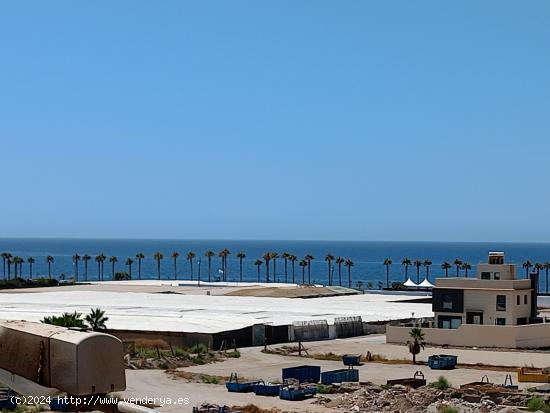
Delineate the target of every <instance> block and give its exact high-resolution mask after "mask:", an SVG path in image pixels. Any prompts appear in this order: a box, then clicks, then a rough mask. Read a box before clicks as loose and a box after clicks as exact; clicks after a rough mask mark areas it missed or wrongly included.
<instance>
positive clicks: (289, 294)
mask: <svg viewBox="0 0 550 413" xmlns="http://www.w3.org/2000/svg"><path fill="white" fill-rule="evenodd" d="M344 294H346V295H347V294H358V291H356V290H351V289H350V290H348V289H344V288H340V289H332V288H327V287H314V286H304V287H302V286H298V287H257V288H254V287H252V288H241V289H239V290H233V291H230V292H228V293H226V294H225V295H232V296H240V297H285V298H315V297H332V296H335V295H344Z"/></svg>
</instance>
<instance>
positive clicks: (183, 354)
mask: <svg viewBox="0 0 550 413" xmlns="http://www.w3.org/2000/svg"><path fill="white" fill-rule="evenodd" d="M174 356H175V357H179V358H184V359H186V358H189V352H188V351H187V350H186V349H184V348H181V347H174Z"/></svg>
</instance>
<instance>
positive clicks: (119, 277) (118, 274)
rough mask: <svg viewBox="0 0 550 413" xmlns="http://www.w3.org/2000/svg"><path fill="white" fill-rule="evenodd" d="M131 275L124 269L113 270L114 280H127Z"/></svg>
mask: <svg viewBox="0 0 550 413" xmlns="http://www.w3.org/2000/svg"><path fill="white" fill-rule="evenodd" d="M131 279H132V277H131V276H130V274H128V273H127V272H126V271H121V272H115V281H128V280H131Z"/></svg>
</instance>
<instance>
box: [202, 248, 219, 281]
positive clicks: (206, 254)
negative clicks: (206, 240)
mask: <svg viewBox="0 0 550 413" xmlns="http://www.w3.org/2000/svg"><path fill="white" fill-rule="evenodd" d="M214 255H216V254H215V253H214V251H212V250H208V251H206V252H205V253H204V256H205V257H206V258H208V282H210V276H211V274H212V257H213V256H214Z"/></svg>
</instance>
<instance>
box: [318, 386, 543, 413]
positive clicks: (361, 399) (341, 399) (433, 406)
mask: <svg viewBox="0 0 550 413" xmlns="http://www.w3.org/2000/svg"><path fill="white" fill-rule="evenodd" d="M344 389H345V391H344ZM334 390H335V394H333V395H331V397H325V396H320V397H318V398H317V401H316V402H315V403H318V404H321V405H324V406H325V407H328V408H332V409H335V410H341V411H343V412H400V413H416V412H428V413H440V412H441V411H444V410H445V408H446V407H449V408H453V409H456V411H457V412H459V413H478V412H479V413H514V412H519V411H520V410H519V408H520V407H524V406H525V404H526V402H527V400H528V399H530V398H531V397H533V394H529V393H527V392H521V391H518V390H515V389H507V388H504V387H502V386H495V385H491V384H484V385H471V386H467V387H464V388H461V389H453V388H448V389H445V390H439V389H437V388H435V387H431V386H422V387H419V388H417V389H412V388H410V387H406V386H403V385H394V386H391V387H389V388H388V387H387V386H383V387H382V386H378V385H375V384H371V383H368V384H362V385H361V386H360V387H357V386H350V385H347V384H344V385H343V388H338V387H336V388H335V389H334Z"/></svg>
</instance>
